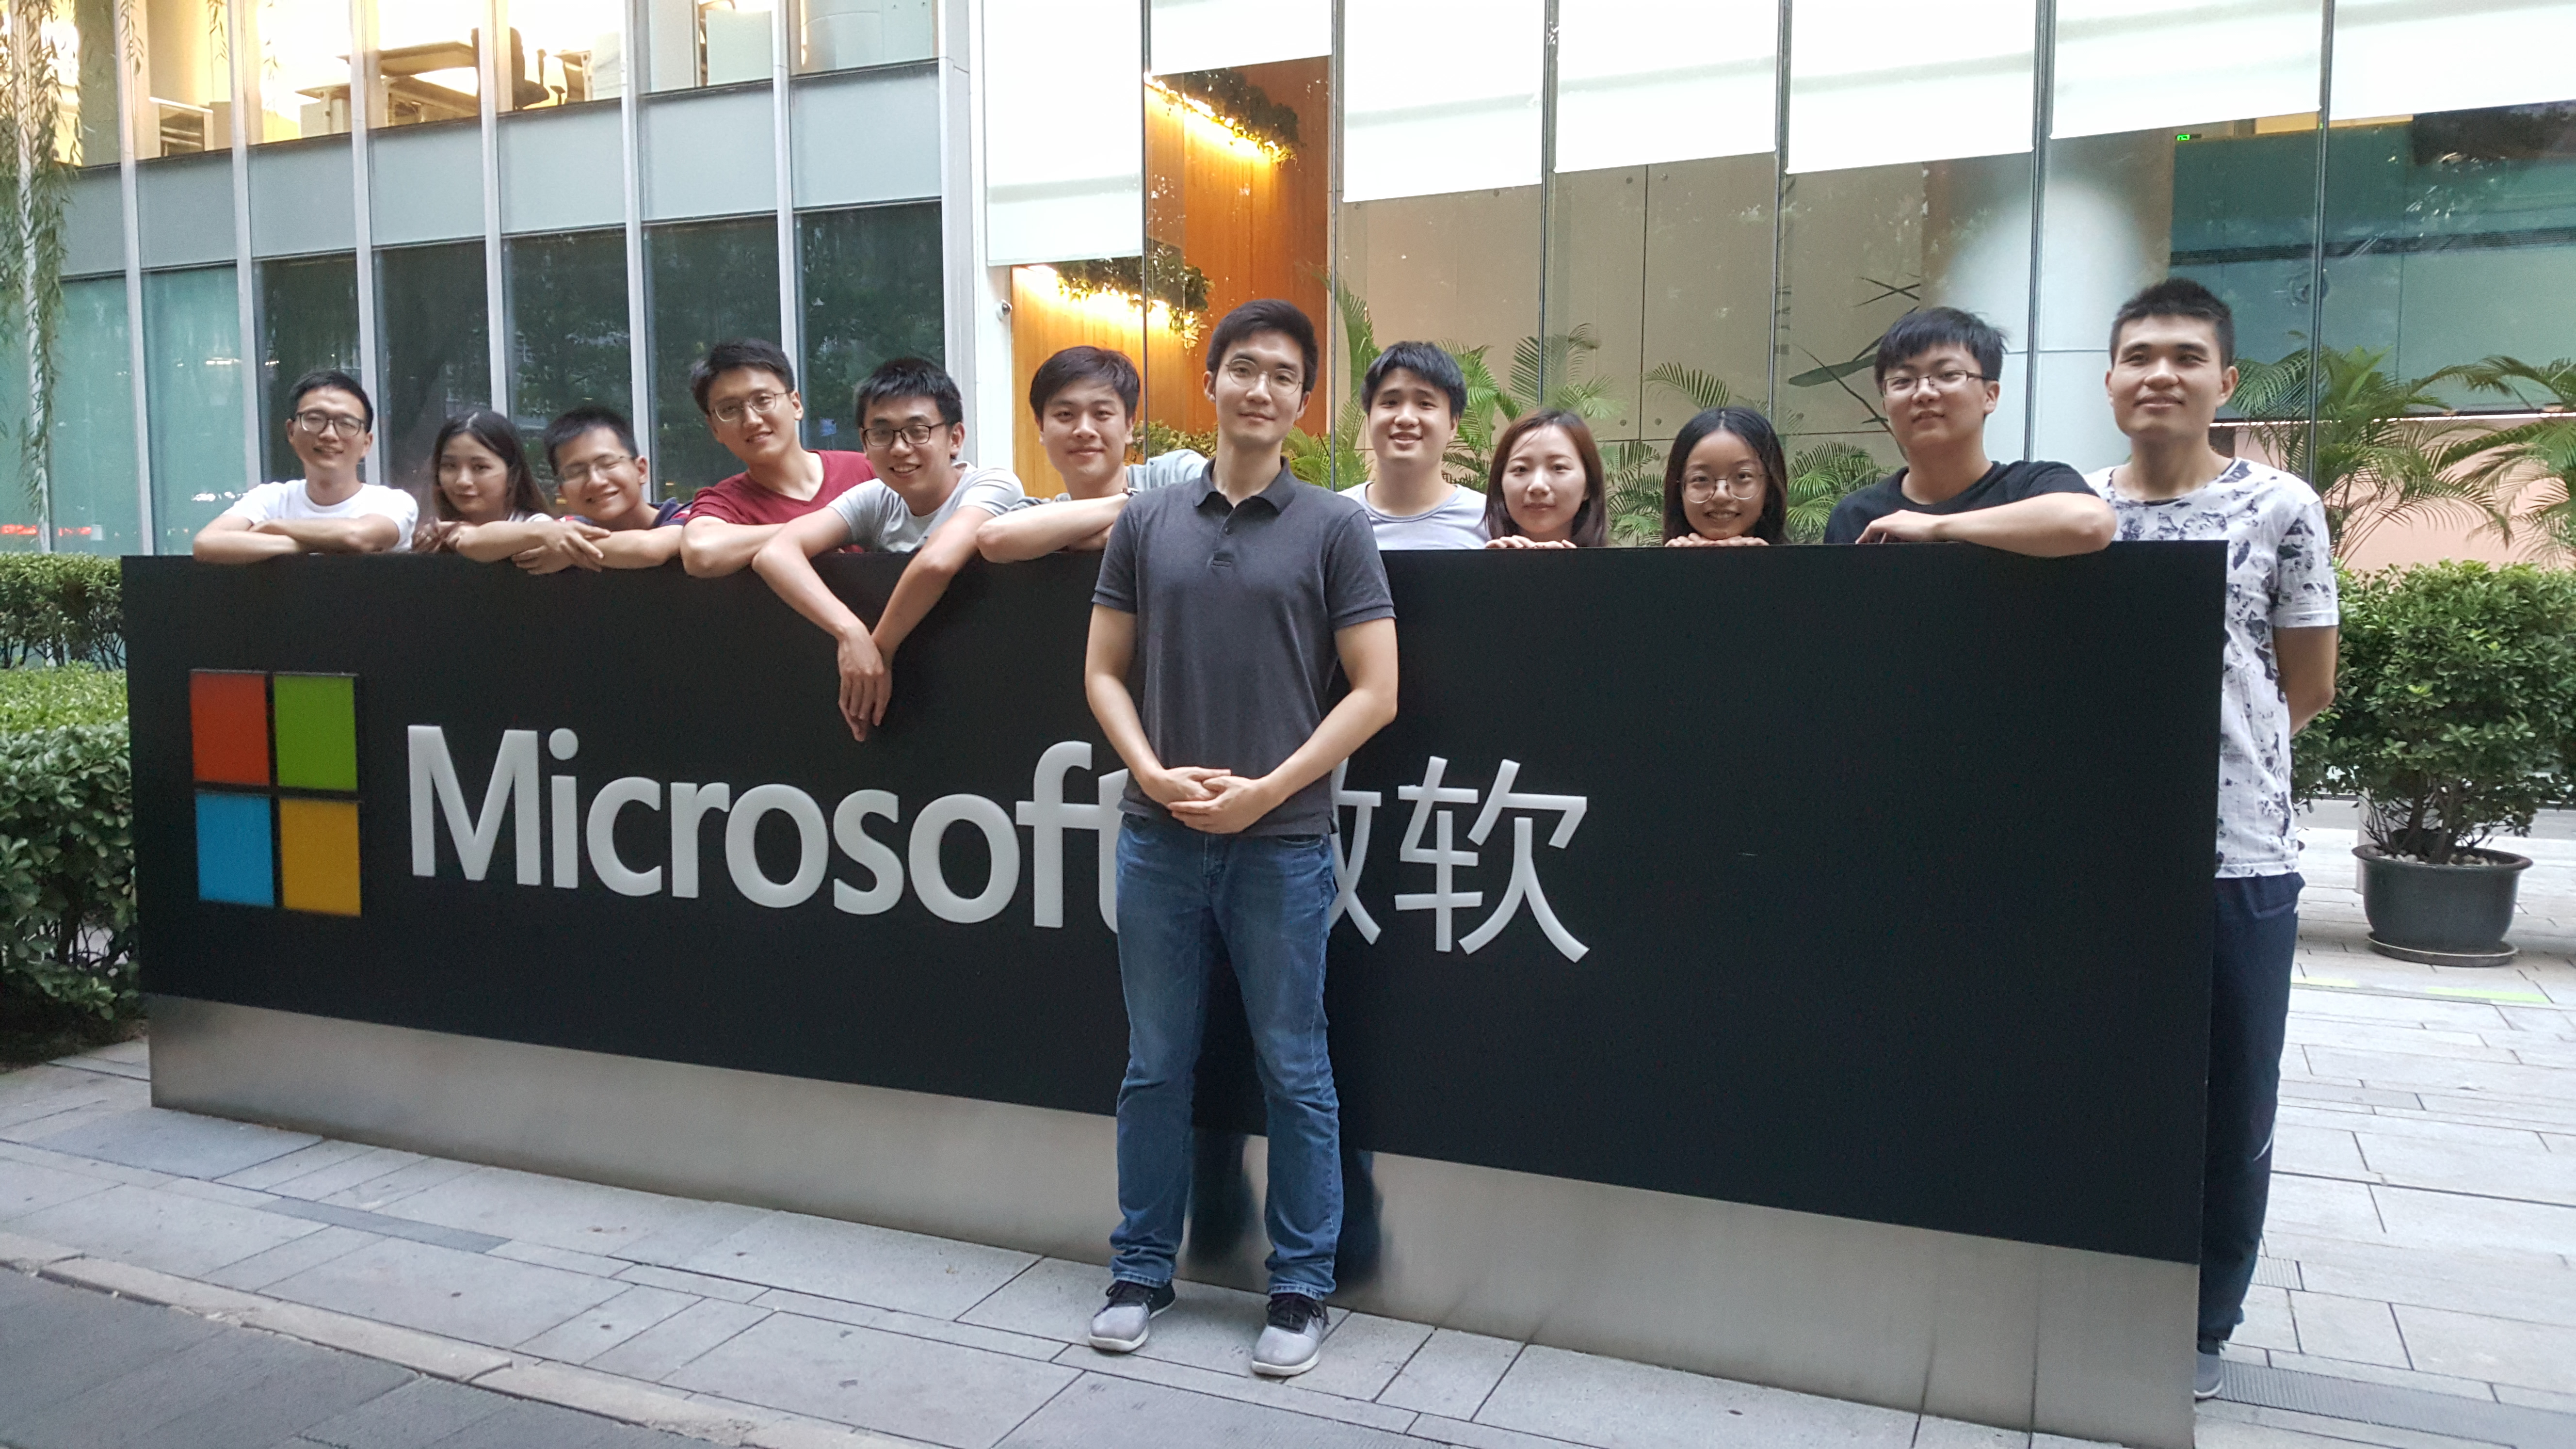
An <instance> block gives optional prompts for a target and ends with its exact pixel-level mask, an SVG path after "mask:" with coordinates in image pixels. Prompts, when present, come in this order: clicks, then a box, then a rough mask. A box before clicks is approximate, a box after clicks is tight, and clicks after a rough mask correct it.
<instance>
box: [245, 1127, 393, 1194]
mask: <svg viewBox="0 0 2576 1449" xmlns="http://www.w3.org/2000/svg"><path fill="white" fill-rule="evenodd" d="M383 1150H384V1149H383V1148H381V1147H369V1146H368V1145H366V1144H365V1143H363V1142H339V1141H334V1140H332V1139H330V1138H325V1139H323V1140H322V1141H319V1142H316V1143H314V1144H313V1145H312V1146H310V1147H299V1148H297V1149H296V1150H295V1151H293V1152H289V1153H287V1154H285V1155H284V1156H281V1157H272V1158H270V1159H268V1160H267V1161H265V1162H254V1163H252V1164H251V1165H250V1166H248V1167H245V1168H243V1169H242V1170H241V1171H239V1172H228V1173H225V1174H224V1175H223V1176H222V1177H221V1178H219V1179H217V1180H218V1181H220V1182H222V1183H224V1184H225V1185H226V1186H228V1187H242V1188H249V1189H251V1190H252V1191H254V1192H271V1191H274V1190H275V1189H276V1188H277V1186H278V1184H280V1183H284V1182H292V1181H294V1180H295V1179H297V1178H299V1177H304V1176H306V1175H308V1174H311V1173H315V1172H319V1171H321V1170H322V1169H323V1168H326V1167H330V1166H333V1165H335V1164H338V1163H343V1162H348V1161H352V1160H354V1159H356V1158H360V1157H364V1156H367V1155H368V1154H369V1153H374V1152H382V1151H383Z"/></svg>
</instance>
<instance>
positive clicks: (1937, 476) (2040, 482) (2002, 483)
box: [1825, 307, 2111, 558]
mask: <svg viewBox="0 0 2576 1449" xmlns="http://www.w3.org/2000/svg"><path fill="white" fill-rule="evenodd" d="M2003 370H2004V339H2003V334H2002V333H2000V332H1997V331H1996V330H1995V329H1994V328H1993V327H1991V326H1988V325H1987V324H1986V322H1985V321H1984V319H1982V318H1979V317H1976V316H1974V315H1972V314H1970V313H1966V312H1962V311H1960V310H1959V309H1957V308H1956V307H1927V308H1923V309H1921V310H1918V311H1913V312H1908V313H1906V314H1905V315H1904V316H1902V317H1899V318H1897V319H1896V325H1895V326H1893V327H1890V328H1888V329H1887V335H1886V336H1884V337H1881V338H1880V339H1879V340H1878V364H1877V369H1876V376H1877V379H1878V389H1879V394H1880V396H1881V397H1882V398H1883V399H1884V400H1885V402H1886V405H1887V426H1888V430H1889V431H1890V432H1892V433H1894V434H1895V435H1896V446H1897V447H1898V448H1900V449H1902V450H1903V451H1904V453H1905V466H1904V467H1902V468H1899V469H1897V470H1896V472H1895V473H1894V474H1893V475H1892V476H1890V477H1887V478H1883V479H1881V480H1879V481H1878V482H1876V483H1873V484H1871V485H1870V486H1868V487H1867V488H1863V489H1861V490H1860V491H1859V492H1857V493H1854V494H1852V495H1850V496H1849V497H1847V498H1845V499H1843V501H1842V502H1840V503H1837V504H1835V505H1834V515H1833V518H1832V519H1831V520H1829V521H1828V522H1827V523H1826V524H1825V542H1827V543H1890V542H1896V543H1921V542H1926V541H1929V540H1933V539H1949V540H1953V541H1955V542H1960V543H1982V544H1984V545H1986V546H1987V547H1989V548H2000V549H2003V550H2005V551H2007V552H2010V553H2025V554H2032V555H2035V556H2037V557H2041V558H2055V557H2058V556H2059V555H2062V554H2071V553H2091V552H2093V551H2094V550H2096V549H2098V548H2100V547H2102V546H2103V545H2104V544H2107V543H2109V542H2110V541H2111V507H2110V505H2109V504H2107V503H2104V502H2103V501H2102V500H2101V499H2100V498H2099V497H2096V496H2095V495H2094V493H2093V490H2092V489H2091V488H2090V487H2088V486H2087V485H2086V484H2085V482H2084V476H2083V475H2082V474H2080V473H2078V472H2076V471H2075V470H2074V469H2072V468H2069V467H2067V466H2066V465H2065V464H2063V463H2038V462H2030V463H1996V462H1991V461H1989V460H1988V459H1987V457H1986V419H1987V417H1989V416H1990V415H1992V414H1993V412H1994V410H1995V402H1996V400H1997V399H1998V398H2000V397H2001V396H2002V395H2003V384H2002V382H2001V381H2000V380H1999V379H2000V378H2001V377H2002V375H2003Z"/></svg>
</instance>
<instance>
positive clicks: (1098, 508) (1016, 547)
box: [975, 493, 1127, 563]
mask: <svg viewBox="0 0 2576 1449" xmlns="http://www.w3.org/2000/svg"><path fill="white" fill-rule="evenodd" d="M1126 507H1127V495H1126V494H1124V493H1113V494H1111V495H1109V496H1108V497H1106V498H1071V499H1067V500H1065V501H1064V502H1062V503H1043V504H1040V505H1038V506H1037V507H1035V508H1015V509H1013V510H1011V511H1010V512H1008V513H1004V514H1000V515H997V516H995V517H993V518H988V519H986V520H985V521H984V523H983V526H982V527H980V528H978V529H976V530H975V547H976V548H977V550H979V551H980V552H981V553H982V554H983V555H984V558H985V560H986V561H987V562H989V563H1019V562H1022V561H1024V560H1027V559H1033V558H1044V557H1046V556H1047V555H1048V554H1051V553H1055V552H1057V551H1058V550H1061V549H1068V548H1070V549H1076V550H1080V551H1082V552H1086V553H1089V552H1097V551H1098V550H1099V549H1100V548H1101V547H1103V546H1104V545H1106V544H1107V543H1108V542H1109V525H1111V524H1113V523H1116V522H1117V521H1118V515H1119V514H1120V513H1121V512H1122V511H1124V510H1125V509H1126Z"/></svg>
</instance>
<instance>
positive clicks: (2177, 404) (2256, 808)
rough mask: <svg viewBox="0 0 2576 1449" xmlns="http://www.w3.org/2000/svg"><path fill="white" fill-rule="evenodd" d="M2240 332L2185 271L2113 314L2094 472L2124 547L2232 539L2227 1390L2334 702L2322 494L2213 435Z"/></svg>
mask: <svg viewBox="0 0 2576 1449" xmlns="http://www.w3.org/2000/svg"><path fill="white" fill-rule="evenodd" d="M2235 343H2236V324H2235V320H2234V318H2233V317H2232V316H2231V315H2230V313H2229V311H2228V307H2227V304H2226V303H2225V302H2222V301H2220V300H2219V299H2218V298H2217V297H2216V296H2214V295H2212V294H2211V292H2210V291H2209V289H2208V288H2206V287H2204V286H2202V285H2201V284H2200V283H2198V282H2194V281H2191V280H2188V279H2186V278H2180V277H2177V278H2173V279H2171V280H2168V281H2163V282H2159V283H2157V284H2156V285H2154V286H2152V287H2149V288H2147V289H2146V290H2145V291H2143V292H2140V293H2139V294H2138V295H2137V296H2135V297H2132V298H2130V299H2129V301H2128V302H2127V303H2125V304H2124V305H2122V306H2121V308H2120V311H2119V313H2118V315H2117V316H2116V317H2114V318H2113V320H2112V323H2111V371H2110V374H2109V376H2108V377H2107V378H2106V379H2105V383H2106V385H2107V386H2108V388H2109V390H2110V394H2111V413H2112V416H2113V417H2114V418H2116V419H2117V420H2118V422H2119V424H2120V431H2121V432H2123V433H2126V434H2127V435H2128V438H2129V458H2128V461H2127V462H2125V463H2122V464H2120V465H2118V466H2117V467H2112V468H2105V469H2102V470H2101V471H2100V472H2097V473H2094V474H2093V475H2091V476H2090V477H2088V478H2087V479H2086V480H2085V481H2086V482H2088V483H2090V484H2091V485H2092V486H2093V491H2094V492H2096V493H2098V494H2100V495H2101V496H2102V498H2103V499H2104V500H2105V501H2107V502H2109V503H2110V505H2111V511H2112V515H2113V518H2114V520H2115V526H2116V529H2117V532H2116V534H2115V535H2114V536H2115V537H2116V538H2118V539H2120V540H2122V541H2129V542H2136V541H2141V540H2143V541H2147V542H2154V541H2158V540H2187V539H2210V540H2215V541H2219V542H2223V543H2225V544H2226V545H2227V642H2226V648H2225V653H2224V655H2223V660H2224V663H2223V666H2222V671H2221V676H2220V685H2219V700H2218V705H2219V713H2218V720H2219V732H2218V853H2217V872H2218V882H2217V902H2216V917H2215V930H2214V931H2213V933H2212V936H2211V942H2210V947H2211V962H2210V967H2211V969H2210V1000H2209V1006H2210V1021H2209V1125H2208V1130H2207V1137H2206V1144H2207V1154H2208V1156H2207V1163H2206V1166H2205V1167H2204V1168H2203V1171H2202V1178H2201V1227H2200V1328H2199V1348H2200V1356H2199V1364H2198V1369H2197V1373H2196V1376H2195V1379H2194V1381H2193V1385H2192V1391H2193V1393H2195V1394H2196V1395H2198V1396H2199V1397H2201V1398H2208V1397H2210V1396H2212V1395H2214V1394H2216V1393H2217V1392H2218V1390H2219V1380H2220V1377H2221V1375H2222V1370H2223V1367H2224V1364H2223V1360H2222V1359H2221V1358H2220V1356H2219V1350H2220V1347H2221V1346H2222V1345H2223V1344H2225V1343H2226V1341H2227V1339H2228V1336H2229V1335H2230V1334H2231V1333H2233V1332H2234V1331H2235V1328H2236V1325H2237V1324H2238V1323H2239V1322H2241V1321H2243V1319H2244V1316H2245V1315H2244V1303H2245V1291H2246V1288H2247V1286H2248V1285H2249V1284H2251V1283H2252V1282H2253V1280H2254V1258H2255V1251H2256V1247H2257V1245H2258V1244H2259V1243H2260V1242H2261V1241H2262V1237H2263V1217H2264V1209H2265V1207H2266V1205H2267V1203H2268V1201H2269V1198H2270V1193H2271V1180H2272V1121H2273V1115H2274V1111H2275V1108H2276V1106H2277V1103H2278V1100H2279V1096H2280V1086H2281V1046H2282V1039H2283V1035H2284V1033H2285V1031H2286V1028H2287V1023H2288V1017H2289V1010H2290V958H2291V955H2292V953H2293V951H2295V950H2296V948H2297V946H2298V940H2299V889H2300V887H2301V885H2302V884H2303V882H2302V881H2301V880H2300V878H2299V874H2298V870H2299V836H2298V830H2297V825H2296V821H2295V819H2294V817H2293V816H2292V815H2291V812H2290V736H2292V735H2294V734H2296V733H2298V732H2299V730H2300V729H2302V728H2304V727H2305V726H2306V725H2307V723H2308V721H2309V720H2311V719H2314V718H2316V716H2317V715H2318V714H2319V713H2320V712H2321V711H2323V710H2324V709H2325V707H2326V706H2327V705H2329V704H2331V703H2333V702H2334V677H2335V634H2336V625H2337V623H2338V622H2339V619H2340V617H2341V616H2340V614H2339V612H2338V605H2337V602H2336V596H2335V573H2334V546H2333V542H2332V540H2331V539H2330V538H2329V537H2328V535H2327V532H2326V517H2325V509H2324V507H2323V506H2322V505H2321V504H2319V503H2318V501H2317V495H2316V492H2315V491H2314V490H2313V489H2311V488H2309V487H2308V485H2307V484H2305V483H2303V482H2301V481H2299V480H2298V479H2297V478H2294V477H2292V476H2291V475H2289V474H2287V473H2284V472H2282V471H2280V470H2279V469H2277V468H2268V467H2265V466H2264V465H2262V464H2260V463H2253V462H2248V461H2246V460H2244V459H2241V458H2229V457H2226V456H2224V455H2222V454H2220V453H2219V452H2218V451H2217V450H2216V449H2214V448H2212V447H2210V445H2209V429H2210V423H2211V420H2212V419H2214V418H2215V417H2217V415H2218V406H2219V404H2220V403H2222V402H2225V401H2226V400H2227V398H2228V397H2229V395H2231V394H2232V393H2234V392H2235V391H2236V368H2235V366H2234V365H2233V364H2232V362H2231V360H2230V359H2231V358H2232V357H2233V355H2234V352H2235Z"/></svg>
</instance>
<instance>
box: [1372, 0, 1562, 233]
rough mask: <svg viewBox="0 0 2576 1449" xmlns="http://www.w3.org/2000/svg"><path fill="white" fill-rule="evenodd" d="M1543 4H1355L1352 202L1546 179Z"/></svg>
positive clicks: (1415, 0)
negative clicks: (1541, 175) (1541, 167)
mask: <svg viewBox="0 0 2576 1449" xmlns="http://www.w3.org/2000/svg"><path fill="white" fill-rule="evenodd" d="M1545 14H1546V11H1545V7H1544V6H1543V5H1542V4H1541V3H1540V0H1349V3H1347V4H1346V5H1345V6H1344V7H1343V10H1342V84H1343V86H1344V88H1345V90H1344V94H1343V96H1342V135H1343V138H1344V143H1345V144H1344V149H1343V153H1342V200H1344V201H1373V200H1376V199H1378V198H1381V197H1390V196H1430V195H1436V194H1439V193H1443V192H1452V191H1473V190H1488V189H1491V188H1494V187H1503V186H1534V185H1536V184H1537V183H1538V151H1539V83H1540V80H1541V78H1542V74H1543V70H1544V46H1545V41H1544V37H1543V35H1542V33H1541V32H1542V30H1543V28H1544V21H1545Z"/></svg>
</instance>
